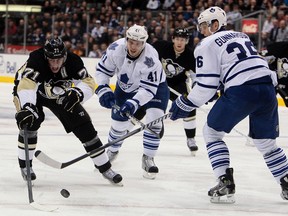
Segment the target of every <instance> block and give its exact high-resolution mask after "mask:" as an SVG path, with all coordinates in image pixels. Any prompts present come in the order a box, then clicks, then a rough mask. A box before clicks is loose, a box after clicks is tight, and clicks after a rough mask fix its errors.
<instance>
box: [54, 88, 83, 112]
mask: <svg viewBox="0 0 288 216" xmlns="http://www.w3.org/2000/svg"><path fill="white" fill-rule="evenodd" d="M83 98H84V94H83V92H82V91H81V89H79V88H76V87H74V88H68V89H66V90H65V93H64V94H62V95H61V96H60V97H59V98H58V99H57V103H58V104H59V105H60V106H62V107H63V109H65V110H66V111H67V112H73V109H74V107H75V105H76V104H78V103H80V102H81V101H82V100H83Z"/></svg>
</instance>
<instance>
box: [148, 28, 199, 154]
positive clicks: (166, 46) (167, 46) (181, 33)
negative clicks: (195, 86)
mask: <svg viewBox="0 0 288 216" xmlns="http://www.w3.org/2000/svg"><path fill="white" fill-rule="evenodd" d="M189 37H190V34H189V32H188V30H187V29H186V28H177V29H175V31H174V33H173V36H172V42H170V41H156V42H155V43H154V44H152V45H153V46H154V48H155V49H156V50H157V51H158V54H159V59H160V61H161V62H162V65H163V69H164V71H165V73H166V75H167V82H168V86H169V88H170V100H171V101H174V100H175V99H176V98H177V97H178V95H176V94H175V93H173V90H175V91H176V92H178V93H180V94H186V95H187V94H188V93H189V91H190V89H191V88H192V82H193V81H194V77H195V73H194V71H195V59H194V54H193V50H192V48H190V47H189V46H188V42H189ZM183 125H184V130H185V134H186V137H187V146H188V148H189V150H190V151H191V154H192V155H193V156H194V155H195V153H196V151H197V150H198V146H197V145H196V142H195V134H196V110H193V111H192V112H191V113H190V114H189V116H188V117H187V118H184V119H183Z"/></svg>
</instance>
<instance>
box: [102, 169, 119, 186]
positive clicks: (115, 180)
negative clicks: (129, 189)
mask: <svg viewBox="0 0 288 216" xmlns="http://www.w3.org/2000/svg"><path fill="white" fill-rule="evenodd" d="M102 175H103V177H104V178H106V179H107V180H108V181H109V182H110V183H112V184H114V185H118V186H123V184H122V182H121V181H122V176H121V175H120V174H118V173H116V172H114V171H113V170H112V169H111V168H110V169H108V170H107V171H105V172H103V173H102Z"/></svg>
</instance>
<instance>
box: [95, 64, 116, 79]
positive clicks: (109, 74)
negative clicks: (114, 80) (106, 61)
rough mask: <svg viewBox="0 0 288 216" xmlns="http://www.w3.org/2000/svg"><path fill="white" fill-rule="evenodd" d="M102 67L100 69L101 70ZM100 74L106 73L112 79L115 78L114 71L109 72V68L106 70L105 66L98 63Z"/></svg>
mask: <svg viewBox="0 0 288 216" xmlns="http://www.w3.org/2000/svg"><path fill="white" fill-rule="evenodd" d="M99 67H100V68H99ZM96 70H97V71H99V72H102V73H105V74H106V75H108V76H110V77H112V76H113V71H110V70H108V69H107V68H105V67H104V66H103V65H101V64H100V63H98V67H97V69H96Z"/></svg>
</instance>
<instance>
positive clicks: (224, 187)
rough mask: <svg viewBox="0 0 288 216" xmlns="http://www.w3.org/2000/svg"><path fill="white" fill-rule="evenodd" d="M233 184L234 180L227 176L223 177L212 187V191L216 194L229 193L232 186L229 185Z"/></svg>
mask: <svg viewBox="0 0 288 216" xmlns="http://www.w3.org/2000/svg"><path fill="white" fill-rule="evenodd" d="M230 185H232V182H231V181H230V180H229V179H227V178H226V177H223V178H221V179H220V181H219V183H218V184H217V185H216V186H215V187H213V188H211V189H210V192H211V193H212V194H213V195H214V196H215V195H220V196H221V195H225V194H229V192H230V188H229V186H230Z"/></svg>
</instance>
